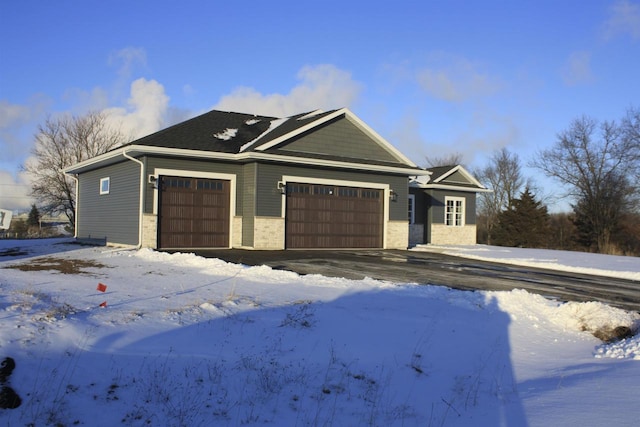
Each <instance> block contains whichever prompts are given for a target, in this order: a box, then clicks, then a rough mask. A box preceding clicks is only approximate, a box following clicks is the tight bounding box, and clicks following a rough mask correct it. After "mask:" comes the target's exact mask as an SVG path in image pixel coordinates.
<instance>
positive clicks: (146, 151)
mask: <svg viewBox="0 0 640 427" xmlns="http://www.w3.org/2000/svg"><path fill="white" fill-rule="evenodd" d="M124 152H126V153H127V154H128V155H130V156H135V155H154V154H155V155H163V156H172V157H191V158H198V159H209V160H227V161H251V160H263V161H269V162H277V163H290V164H298V165H313V166H325V167H332V168H339V169H352V170H365V171H374V172H388V173H399V174H403V175H408V176H416V175H428V174H429V173H430V172H429V171H427V170H419V169H416V168H411V167H406V168H405V167H401V166H385V165H372V164H365V163H351V162H340V161H335V160H323V159H313V158H307V157H296V156H283V155H279V154H269V153H259V152H255V151H249V152H244V153H239V154H233V153H219V152H215V151H198V150H185V149H180V148H166V147H153V146H141V145H131V146H128V147H127V148H126V149H123V150H115V151H111V152H109V153H105V154H102V155H100V156H97V157H94V158H92V159H89V160H85V161H84V162H81V163H78V164H76V165H73V166H70V167H69V168H67V169H65V172H66V173H78V172H83V170H88V169H89V168H90V169H93V168H94V167H99V166H100V164H101V163H105V162H108V161H109V160H111V161H113V160H114V159H117V158H118V157H120V156H122V158H123V159H124V155H123V153H124Z"/></svg>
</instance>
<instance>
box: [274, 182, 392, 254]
mask: <svg viewBox="0 0 640 427" xmlns="http://www.w3.org/2000/svg"><path fill="white" fill-rule="evenodd" d="M286 203H287V205H286V246H287V248H380V247H382V241H383V239H382V232H383V205H382V190H376V189H363V188H356V187H339V186H325V185H315V184H303V183H292V184H288V185H287V202H286Z"/></svg>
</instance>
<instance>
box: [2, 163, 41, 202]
mask: <svg viewBox="0 0 640 427" xmlns="http://www.w3.org/2000/svg"><path fill="white" fill-rule="evenodd" d="M30 188H31V187H30V181H29V176H28V175H27V174H26V173H24V172H20V173H17V174H15V175H14V174H12V173H10V172H8V171H6V170H0V209H7V210H11V211H15V210H21V209H28V208H29V207H30V206H31V204H32V203H33V199H32V198H31V197H30V196H29V191H30Z"/></svg>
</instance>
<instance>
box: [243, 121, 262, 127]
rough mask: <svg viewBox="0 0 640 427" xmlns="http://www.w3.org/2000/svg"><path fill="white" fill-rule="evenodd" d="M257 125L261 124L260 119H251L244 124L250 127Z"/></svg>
mask: <svg viewBox="0 0 640 427" xmlns="http://www.w3.org/2000/svg"><path fill="white" fill-rule="evenodd" d="M256 123H260V120H259V119H249V120H247V121H246V122H244V124H245V125H249V126H251V125H255V124H256Z"/></svg>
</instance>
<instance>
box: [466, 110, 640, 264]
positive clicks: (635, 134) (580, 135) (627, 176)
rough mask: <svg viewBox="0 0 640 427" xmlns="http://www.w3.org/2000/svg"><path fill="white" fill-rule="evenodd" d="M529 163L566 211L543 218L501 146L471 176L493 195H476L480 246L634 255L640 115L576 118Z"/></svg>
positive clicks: (529, 186) (516, 162)
mask: <svg viewBox="0 0 640 427" xmlns="http://www.w3.org/2000/svg"><path fill="white" fill-rule="evenodd" d="M530 165H531V166H533V167H535V168H537V169H538V170H540V171H541V172H542V173H543V174H545V176H548V177H551V178H552V179H554V180H555V181H556V182H558V183H559V184H560V185H561V187H562V188H563V189H564V193H563V194H562V196H564V197H568V198H569V200H571V209H572V211H571V212H568V213H554V214H549V213H548V211H547V207H546V206H545V205H544V203H543V202H542V201H541V200H538V199H537V196H536V194H535V192H536V189H535V185H534V184H533V182H532V181H531V180H530V179H526V178H525V177H524V176H523V174H522V167H521V162H520V159H519V157H518V155H517V154H515V153H511V152H509V151H508V150H507V149H506V148H503V149H501V150H499V151H497V152H495V153H494V155H493V157H492V158H491V159H490V162H489V164H488V165H487V166H486V167H484V168H480V169H478V170H475V171H474V174H475V175H476V177H477V178H478V179H479V180H480V181H481V182H482V183H483V184H485V185H486V186H487V187H489V188H491V189H492V190H493V192H492V193H482V194H480V195H479V196H478V211H477V212H478V223H477V224H478V225H477V230H478V242H479V243H487V244H493V245H500V246H522V247H532V248H550V249H566V250H580V251H589V252H599V253H605V254H623V255H635V256H637V255H640V110H638V109H636V108H629V109H628V110H627V112H626V115H625V116H624V117H623V118H622V120H620V121H619V122H615V121H603V122H600V121H598V120H595V119H593V118H590V117H587V116H582V117H580V118H578V119H575V120H574V121H573V122H572V123H571V124H570V126H569V127H568V128H567V129H566V130H564V131H562V132H560V133H559V134H558V136H557V140H556V142H555V144H554V145H553V146H552V147H551V148H549V149H547V150H543V151H540V152H538V153H537V154H536V155H535V157H534V158H533V159H532V160H531V161H530ZM543 197H544V196H543Z"/></svg>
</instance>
